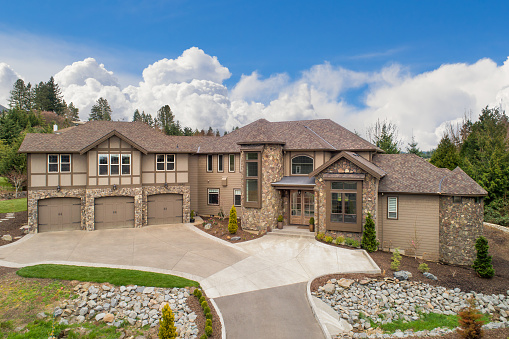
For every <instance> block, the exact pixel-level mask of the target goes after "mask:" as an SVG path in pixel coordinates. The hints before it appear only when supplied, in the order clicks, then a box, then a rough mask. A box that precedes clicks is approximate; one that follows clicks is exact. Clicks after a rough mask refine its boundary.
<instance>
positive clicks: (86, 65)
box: [55, 58, 119, 87]
mask: <svg viewBox="0 0 509 339" xmlns="http://www.w3.org/2000/svg"><path fill="white" fill-rule="evenodd" d="M90 78H93V79H95V80H97V81H98V82H99V83H100V84H101V85H103V86H116V87H119V83H118V79H117V78H115V77H114V76H113V72H111V71H108V70H106V68H104V65H103V64H98V63H97V61H96V60H95V59H94V58H86V59H85V60H83V61H77V62H73V63H72V65H69V66H65V67H64V69H63V70H61V71H60V72H58V74H56V75H55V80H56V81H57V82H58V83H59V84H60V86H62V87H68V86H70V85H78V86H84V85H85V80H87V79H90Z"/></svg>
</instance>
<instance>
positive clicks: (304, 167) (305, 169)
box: [292, 155, 313, 174]
mask: <svg viewBox="0 0 509 339" xmlns="http://www.w3.org/2000/svg"><path fill="white" fill-rule="evenodd" d="M311 172H313V158H311V157H308V156H306V155H299V156H298V157H295V158H293V159H292V174H309V173H311Z"/></svg>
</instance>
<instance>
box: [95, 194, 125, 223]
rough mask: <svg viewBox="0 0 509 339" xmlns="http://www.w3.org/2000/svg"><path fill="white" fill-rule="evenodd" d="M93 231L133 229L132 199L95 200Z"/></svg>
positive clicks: (109, 198)
mask: <svg viewBox="0 0 509 339" xmlns="http://www.w3.org/2000/svg"><path fill="white" fill-rule="evenodd" d="M94 205H95V229H96V230H104V229H110V228H130V227H134V198H133V197H104V198H97V199H95V203H94Z"/></svg>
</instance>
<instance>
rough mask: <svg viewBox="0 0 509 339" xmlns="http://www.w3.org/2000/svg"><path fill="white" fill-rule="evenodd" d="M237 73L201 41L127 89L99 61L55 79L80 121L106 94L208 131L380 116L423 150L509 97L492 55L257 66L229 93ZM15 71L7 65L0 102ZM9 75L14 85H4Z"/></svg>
mask: <svg viewBox="0 0 509 339" xmlns="http://www.w3.org/2000/svg"><path fill="white" fill-rule="evenodd" d="M230 76H231V74H230V71H229V70H228V68H227V67H225V66H223V65H221V64H220V62H219V61H218V59H217V58H216V57H214V56H210V55H208V54H206V53H205V52H204V51H203V50H201V49H199V48H197V47H193V48H190V49H188V50H186V51H184V52H183V53H182V55H181V56H179V57H177V58H175V59H163V60H159V61H157V62H155V63H153V64H151V65H149V66H147V68H145V70H144V71H143V80H142V81H141V82H139V83H138V84H131V85H130V86H127V87H125V88H123V87H122V86H121V85H119V82H118V81H117V79H116V77H115V74H114V73H113V72H112V71H110V70H108V69H107V67H106V66H104V65H103V64H100V63H98V62H97V61H96V60H95V59H93V58H87V59H84V60H83V61H78V62H74V63H73V64H71V65H69V66H66V67H65V68H64V69H63V70H62V71H60V72H59V73H57V74H56V75H55V79H56V80H57V81H58V83H59V84H60V85H61V88H62V93H63V95H64V98H65V100H66V101H67V102H71V101H72V102H74V104H75V105H76V106H77V107H78V108H79V109H80V115H81V118H82V119H87V118H88V114H89V112H90V108H91V107H92V105H93V104H94V103H95V101H96V100H97V99H98V98H99V97H104V98H106V99H107V100H108V102H109V103H110V105H111V107H112V109H113V118H114V119H119V120H130V119H131V118H132V114H133V112H134V109H136V108H138V109H140V110H142V111H145V112H146V113H151V114H153V115H155V113H156V111H157V110H158V109H159V108H160V107H161V106H163V105H166V104H168V105H170V107H171V108H172V110H173V111H174V113H175V115H176V117H177V119H179V120H180V122H181V123H182V125H184V126H190V127H193V128H195V127H196V128H200V129H201V128H207V127H208V126H212V127H213V128H214V129H215V128H218V129H220V130H222V129H226V130H230V129H231V128H232V127H235V126H242V125H245V124H247V123H250V122H252V121H254V120H256V119H259V118H266V119H268V120H270V121H280V120H300V119H315V118H330V119H332V120H334V121H336V122H338V123H340V124H342V125H343V126H345V127H346V128H349V129H350V130H356V131H358V132H360V133H363V132H364V131H365V130H366V128H367V127H369V126H370V125H371V124H373V123H374V122H375V121H376V120H377V119H381V120H384V119H387V120H388V121H391V122H393V123H395V124H396V125H397V126H398V127H399V132H400V133H399V134H400V136H401V137H402V138H403V141H404V145H403V146H406V143H407V142H409V141H410V138H411V136H412V134H413V135H414V136H415V137H416V140H417V141H418V143H419V146H420V147H421V148H422V149H430V148H432V147H435V146H436V145H437V143H438V141H439V140H440V137H441V136H442V133H443V131H444V128H445V126H446V124H447V123H448V122H453V123H455V122H457V121H459V120H458V119H461V118H462V117H463V115H464V114H465V112H470V111H472V112H473V117H474V118H475V117H476V116H477V115H478V113H479V112H480V111H481V109H482V108H483V107H485V106H486V105H490V106H494V105H501V106H502V108H506V106H508V103H509V59H508V61H506V62H504V64H502V65H497V64H496V63H495V62H493V61H492V60H490V59H482V60H479V61H478V62H476V63H474V64H464V63H458V64H447V65H442V66H441V67H439V68H437V69H435V70H431V71H429V72H424V73H421V74H416V75H415V74H411V73H410V71H409V70H408V69H406V68H405V67H404V66H401V65H397V64H395V65H390V66H387V67H383V68H382V69H380V70H378V71H374V72H358V71H353V70H349V69H345V68H343V67H339V66H334V65H332V64H330V63H328V62H324V63H323V64H320V65H314V66H312V67H310V68H309V69H307V70H304V71H302V73H301V74H300V76H299V77H297V78H295V79H292V78H290V76H288V75H287V74H273V75H270V76H269V77H265V78H264V77H263V76H262V75H261V74H259V73H258V72H257V71H253V72H252V73H251V74H248V75H242V76H241V78H240V80H239V81H238V82H237V84H235V85H234V86H233V87H232V88H231V89H230V90H229V89H228V88H227V87H226V86H225V85H223V81H224V80H225V79H228V78H229V77H230ZM17 77H19V76H18V75H17V74H16V73H15V72H14V71H13V70H12V68H10V67H9V66H7V65H6V64H0V100H1V99H2V95H3V97H4V98H7V97H8V91H9V90H10V88H11V86H12V82H13V81H12V79H14V80H15V79H16V78H17ZM7 78H8V80H4V79H7ZM6 81H8V82H9V85H8V88H6V89H2V87H1V86H2V84H4V83H5V82H6ZM352 93H354V94H352Z"/></svg>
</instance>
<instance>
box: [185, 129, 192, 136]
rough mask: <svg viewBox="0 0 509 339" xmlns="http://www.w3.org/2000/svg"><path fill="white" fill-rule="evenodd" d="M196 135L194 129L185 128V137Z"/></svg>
mask: <svg viewBox="0 0 509 339" xmlns="http://www.w3.org/2000/svg"><path fill="white" fill-rule="evenodd" d="M193 134H194V132H193V129H192V128H191V127H184V135H186V136H192V135H193Z"/></svg>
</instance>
